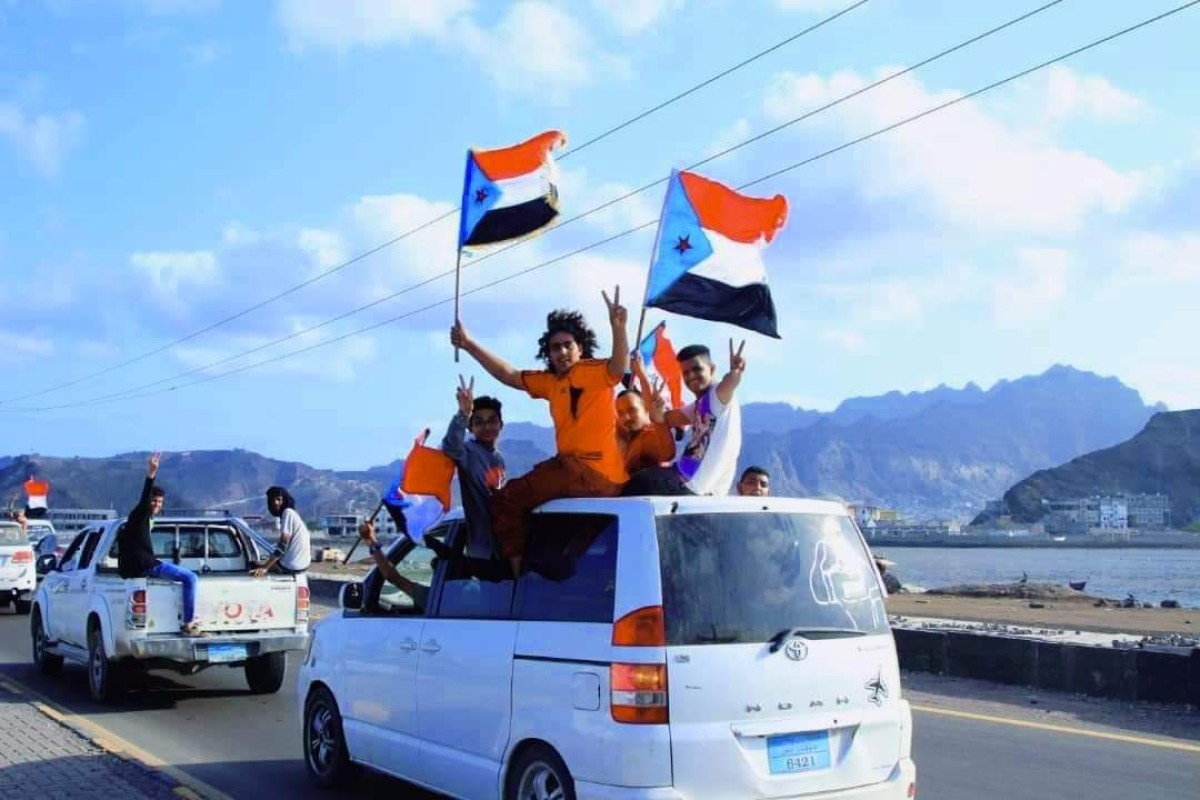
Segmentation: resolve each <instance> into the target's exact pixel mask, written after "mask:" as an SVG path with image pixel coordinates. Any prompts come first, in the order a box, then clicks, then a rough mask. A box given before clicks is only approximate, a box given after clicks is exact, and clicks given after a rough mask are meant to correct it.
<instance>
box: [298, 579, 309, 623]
mask: <svg viewBox="0 0 1200 800" xmlns="http://www.w3.org/2000/svg"><path fill="white" fill-rule="evenodd" d="M309 598H310V595H309V592H308V587H307V586H297V587H296V622H305V621H307V620H308V610H309V607H310V605H311V602H310V600H309Z"/></svg>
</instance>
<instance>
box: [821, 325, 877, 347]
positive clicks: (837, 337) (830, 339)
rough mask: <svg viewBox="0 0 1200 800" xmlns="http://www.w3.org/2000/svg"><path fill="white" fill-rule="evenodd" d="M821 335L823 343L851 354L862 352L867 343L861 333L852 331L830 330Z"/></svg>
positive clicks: (822, 332)
mask: <svg viewBox="0 0 1200 800" xmlns="http://www.w3.org/2000/svg"><path fill="white" fill-rule="evenodd" d="M819 335H820V338H821V341H823V342H826V343H828V344H831V345H833V346H835V347H838V348H840V349H842V350H847V351H849V352H857V351H859V350H862V349H863V347H864V346H865V345H866V343H867V342H866V339H864V338H863V336H862V334H861V333H858V332H857V331H852V330H845V329H840V328H830V329H828V330H824V331H821V333H820V334H819Z"/></svg>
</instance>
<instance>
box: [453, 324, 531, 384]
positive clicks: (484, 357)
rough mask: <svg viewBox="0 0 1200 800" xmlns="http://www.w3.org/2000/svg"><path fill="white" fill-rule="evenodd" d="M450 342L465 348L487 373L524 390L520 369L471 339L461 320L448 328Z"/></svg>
mask: <svg viewBox="0 0 1200 800" xmlns="http://www.w3.org/2000/svg"><path fill="white" fill-rule="evenodd" d="M450 344H452V345H454V346H455V347H457V348H459V349H461V350H466V351H467V354H468V355H470V356H471V358H473V359H475V360H476V361H478V362H479V366H481V367H483V368H484V369H485V370H486V371H487V373H488V374H489V375H491V376H492V377H493V378H495V379H496V380H498V381H500V382H501V383H503V384H504V385H505V386H511V387H512V388H514V389H517V390H519V391H524V390H525V384H524V383H522V382H521V370H519V369H517V368H516V367H514V366H513V365H512V364H509V363H508V362H507V361H505V360H504V359H502V358H500V357H499V356H497V355H495V354H494V353H491V352H489V351H488V350H487V349H486V348H484V347H483V346H482V345H480V344H479V343H478V342H476V341H475V340H474V339H472V338H471V336H470V335H469V334H468V333H467V329H466V328H464V327H463V325H462V323H461V322H458V323H455V325H454V327H452V328H451V329H450Z"/></svg>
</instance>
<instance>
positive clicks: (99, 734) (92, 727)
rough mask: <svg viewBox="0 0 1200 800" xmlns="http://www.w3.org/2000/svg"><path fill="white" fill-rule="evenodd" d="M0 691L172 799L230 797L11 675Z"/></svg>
mask: <svg viewBox="0 0 1200 800" xmlns="http://www.w3.org/2000/svg"><path fill="white" fill-rule="evenodd" d="M0 689H3V690H5V691H7V692H9V693H11V694H13V695H16V696H17V697H21V698H23V699H25V700H26V701H27V702H28V703H29V705H30V706H32V707H33V708H34V709H35V710H36V711H38V712H39V713H40V714H42V715H43V716H45V717H46V718H48V719H51V720H53V721H54V722H57V723H58V724H59V725H62V726H63V727H65V728H67V729H69V730H71V731H72V732H74V733H75V734H77V735H79V736H81V737H83V738H84V739H86V740H87V741H89V742H91V743H92V744H94V745H95V746H96V747H99V748H100V749H101V750H103V751H105V752H106V753H108V754H109V755H112V756H115V757H117V758H119V759H122V760H124V761H131V762H133V763H135V764H137V765H138V766H139V767H141V768H143V769H145V770H147V771H148V772H151V773H154V774H156V775H158V776H159V777H161V778H163V780H164V781H165V782H166V783H167V784H173V786H172V788H171V793H172V794H174V795H175V796H176V797H181V798H184V799H185V800H233V797H232V796H230V795H228V794H225V793H224V792H222V791H221V790H219V789H217V788H215V787H213V786H209V785H208V784H207V783H205V782H204V781H202V780H200V779H199V778H196V777H194V776H192V775H189V774H188V773H186V772H184V771H183V770H181V769H179V768H178V767H176V766H174V765H172V764H168V763H166V762H165V761H163V760H162V759H160V758H158V757H156V756H154V755H152V754H150V753H148V752H146V751H145V750H143V749H141V748H140V747H138V746H137V745H135V744H133V743H131V742H129V741H126V740H125V739H122V738H121V737H120V736H117V735H116V734H115V733H112V732H111V731H109V730H107V729H105V728H103V727H102V726H100V725H97V724H96V723H94V722H92V721H91V720H88V719H86V718H84V717H81V716H79V715H78V714H75V713H72V712H71V711H69V710H67V709H66V708H64V707H63V706H61V705H59V704H58V703H56V702H54V701H53V700H51V699H50V698H48V697H46V696H45V695H43V694H41V693H40V692H38V691H36V690H34V689H31V688H29V687H28V686H26V685H25V684H23V683H21V682H20V681H18V680H17V679H15V678H13V677H11V676H7V675H6V676H4V677H2V678H0Z"/></svg>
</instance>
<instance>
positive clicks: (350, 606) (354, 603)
mask: <svg viewBox="0 0 1200 800" xmlns="http://www.w3.org/2000/svg"><path fill="white" fill-rule="evenodd" d="M362 602H363V585H362V584H361V583H347V584H346V585H344V586H343V587H342V591H341V594H339V595H338V605H340V606H341V607H342V610H343V611H359V610H361V609H362Z"/></svg>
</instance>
